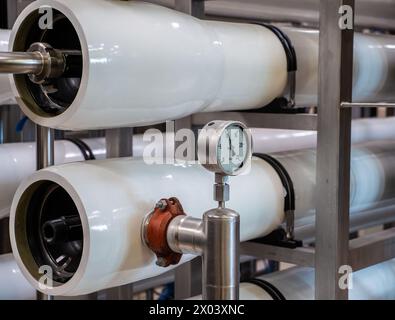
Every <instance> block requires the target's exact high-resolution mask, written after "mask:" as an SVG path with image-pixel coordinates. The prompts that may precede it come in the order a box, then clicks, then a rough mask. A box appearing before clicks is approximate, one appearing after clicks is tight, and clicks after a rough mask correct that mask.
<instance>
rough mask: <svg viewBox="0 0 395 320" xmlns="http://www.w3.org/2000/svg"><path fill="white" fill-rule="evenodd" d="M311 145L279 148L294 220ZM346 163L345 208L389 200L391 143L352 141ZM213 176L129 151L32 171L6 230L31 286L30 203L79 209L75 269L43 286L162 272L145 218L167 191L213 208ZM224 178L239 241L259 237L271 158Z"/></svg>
mask: <svg viewBox="0 0 395 320" xmlns="http://www.w3.org/2000/svg"><path fill="white" fill-rule="evenodd" d="M313 153H314V152H313V151H311V150H306V151H299V153H290V154H289V156H287V155H286V153H284V154H280V155H276V157H277V158H278V159H279V160H280V161H281V162H282V163H283V164H284V166H285V167H286V169H287V170H288V173H289V174H290V175H291V177H292V179H293V182H294V185H295V192H296V199H297V202H296V203H297V210H296V217H297V218H302V217H304V216H308V215H313V214H314V197H313V194H314V193H313V191H314V189H315V188H314V185H315V179H314V174H315V169H314V168H315V157H314V156H312V155H313ZM351 165H352V171H351V176H352V179H351V194H352V196H351V207H352V212H354V211H355V210H357V209H358V210H368V209H372V208H375V207H376V206H379V205H381V204H384V205H385V204H387V203H392V202H393V201H392V200H393V198H394V197H395V192H394V189H395V187H394V186H395V142H394V141H386V142H376V143H372V142H371V143H367V144H364V145H362V146H358V147H354V148H353V158H352V164H351ZM366 172H369V175H366ZM383 177H385V179H384V178H383ZM212 183H213V175H212V174H211V173H209V172H208V171H206V170H205V169H203V168H202V167H201V166H200V165H147V164H145V163H144V162H143V161H142V160H133V159H130V158H124V159H113V160H102V161H89V162H81V163H72V164H66V165H62V166H54V167H49V168H46V169H44V170H41V171H38V172H36V173H34V174H33V175H32V176H30V177H29V178H28V179H26V180H24V181H23V182H22V184H21V185H20V187H19V188H18V190H17V192H16V194H15V197H14V201H13V203H12V207H11V215H10V235H11V243H12V248H13V252H14V255H15V258H16V260H17V262H18V265H19V266H20V267H21V270H22V272H23V273H24V275H25V276H26V277H27V279H28V280H29V282H30V283H31V284H32V285H33V286H35V287H36V288H37V287H38V285H37V277H38V275H37V270H38V264H39V263H38V262H36V261H38V260H37V259H39V255H38V256H35V257H33V255H32V253H31V250H30V246H31V244H29V243H28V242H27V238H29V239H30V233H31V232H35V231H34V228H31V227H30V224H29V223H27V222H26V218H27V216H26V213H27V211H29V217H30V218H29V219H33V220H31V222H32V223H35V222H34V219H35V218H34V217H38V216H44V215H47V216H51V217H53V215H55V217H56V216H57V215H72V216H76V215H77V216H78V215H79V217H80V219H81V224H82V230H83V238H82V239H83V245H82V253H81V257H80V259H79V258H78V259H77V263H76V260H74V261H73V263H74V264H73V266H74V271H73V272H72V274H73V276H72V277H71V278H68V280H66V281H64V279H63V280H62V281H59V282H56V283H55V286H54V287H53V288H47V289H45V290H44V292H45V293H48V294H51V295H80V294H85V293H89V292H93V291H97V290H100V289H104V288H107V287H113V286H119V285H122V284H125V283H132V282H135V281H139V280H142V279H145V278H149V277H153V276H155V275H159V274H161V273H163V272H165V271H167V270H169V268H160V267H158V266H156V265H155V260H156V259H155V256H154V254H153V253H152V252H151V251H150V250H149V249H148V248H147V247H145V245H144V244H143V242H142V240H141V230H140V228H141V223H142V220H143V218H144V216H145V215H146V214H147V213H149V212H150V211H151V210H152V209H153V206H154V205H155V203H156V202H157V201H158V200H159V199H161V198H164V197H167V198H168V197H173V196H174V197H177V198H178V199H179V200H180V201H181V203H182V205H183V207H184V210H185V212H187V213H188V214H189V215H190V216H193V217H201V216H202V213H203V212H205V211H207V210H208V209H210V208H213V207H216V203H215V202H214V201H213V200H212ZM230 183H231V190H233V191H232V194H231V200H230V201H229V207H230V208H232V209H234V210H236V211H237V212H239V214H240V216H241V240H242V241H246V240H250V239H254V238H257V237H261V236H264V235H266V234H268V233H269V232H271V231H272V230H274V229H275V228H277V227H278V226H279V225H280V224H281V223H282V222H283V218H284V213H283V208H284V189H283V185H282V184H281V181H280V179H279V177H278V175H277V174H276V172H275V171H274V169H273V168H272V167H271V166H270V165H269V164H268V163H266V162H265V161H263V160H260V159H257V158H255V159H254V160H253V162H252V168H251V172H250V173H249V174H247V175H242V176H238V177H233V178H232V179H231V182H230ZM47 188H49V189H51V190H56V194H55V193H52V194H51V193H48V192H46V190H48V189H47ZM37 197H38V198H37ZM40 197H43V198H40ZM32 199H35V200H32ZM109 199H110V200H109ZM43 201H44V202H46V203H48V204H50V203H58V204H59V203H62V205H58V206H54V207H53V209H54V211H51V209H50V208H51V206H47V205H44V202H43ZM53 201H54V202H53ZM37 204H40V205H39V206H37ZM43 208H45V210H44V209H43ZM63 208H68V209H67V210H66V209H63ZM43 210H44V211H43ZM38 230H40V229H38ZM33 246H34V245H33ZM114 248H116V250H114ZM187 259H190V256H188V255H185V256H184V260H183V261H185V260H187Z"/></svg>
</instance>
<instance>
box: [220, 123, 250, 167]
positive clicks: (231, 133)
mask: <svg viewBox="0 0 395 320" xmlns="http://www.w3.org/2000/svg"><path fill="white" fill-rule="evenodd" d="M247 157H248V137H247V132H246V131H245V130H244V128H243V127H241V126H239V125H236V124H233V125H230V126H228V127H227V128H225V130H224V131H223V133H222V135H221V137H220V140H219V143H218V147H217V164H218V165H220V166H221V168H222V169H223V171H224V172H225V173H227V174H233V173H235V172H236V171H237V170H239V169H240V168H241V167H242V166H243V165H244V163H245V161H246V158H247Z"/></svg>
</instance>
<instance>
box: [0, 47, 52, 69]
mask: <svg viewBox="0 0 395 320" xmlns="http://www.w3.org/2000/svg"><path fill="white" fill-rule="evenodd" d="M43 67H44V60H43V57H42V55H41V54H40V53H39V52H0V73H12V74H32V73H33V74H36V73H40V72H41V71H42V69H43Z"/></svg>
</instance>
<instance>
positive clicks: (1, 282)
mask: <svg viewBox="0 0 395 320" xmlns="http://www.w3.org/2000/svg"><path fill="white" fill-rule="evenodd" d="M35 299H36V290H35V289H34V288H33V287H32V285H31V284H30V283H29V282H28V281H27V280H26V278H25V277H24V276H23V274H22V272H21V271H20V269H19V267H18V265H17V264H16V262H15V259H14V257H13V255H12V254H11V253H10V254H3V255H0V300H35Z"/></svg>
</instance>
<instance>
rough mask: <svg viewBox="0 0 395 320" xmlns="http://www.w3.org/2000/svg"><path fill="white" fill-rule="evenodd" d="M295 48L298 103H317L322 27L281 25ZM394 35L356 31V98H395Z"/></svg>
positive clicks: (360, 100) (354, 92)
mask: <svg viewBox="0 0 395 320" xmlns="http://www.w3.org/2000/svg"><path fill="white" fill-rule="evenodd" d="M280 29H281V30H282V31H284V32H285V33H286V34H287V36H288V37H289V38H290V39H291V42H292V44H293V46H294V48H295V51H296V56H297V62H298V70H297V72H296V97H295V102H296V105H297V106H316V105H317V103H318V101H317V96H318V95H317V92H318V49H319V31H318V30H312V29H305V28H294V27H286V26H280ZM394 48H395V37H394V36H391V35H377V34H361V33H355V38H354V75H353V82H354V83H353V101H355V102H377V101H379V102H393V101H395V50H394Z"/></svg>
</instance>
